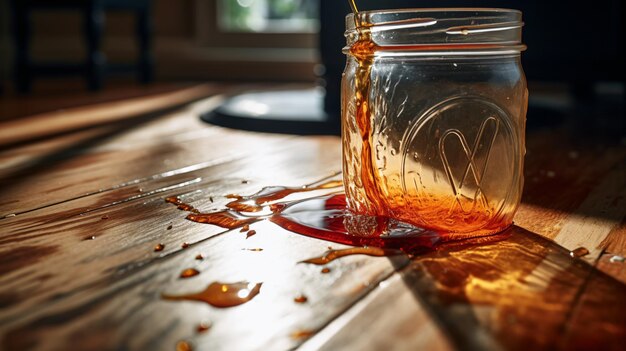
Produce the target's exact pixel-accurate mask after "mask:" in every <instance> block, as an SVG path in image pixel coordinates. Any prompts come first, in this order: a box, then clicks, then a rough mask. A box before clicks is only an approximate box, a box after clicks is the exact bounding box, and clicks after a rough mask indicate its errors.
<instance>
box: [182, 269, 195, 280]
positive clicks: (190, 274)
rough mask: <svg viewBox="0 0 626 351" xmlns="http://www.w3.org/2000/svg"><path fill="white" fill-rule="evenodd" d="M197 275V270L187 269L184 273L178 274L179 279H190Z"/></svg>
mask: <svg viewBox="0 0 626 351" xmlns="http://www.w3.org/2000/svg"><path fill="white" fill-rule="evenodd" d="M198 274H200V271H199V270H197V269H195V268H187V269H185V270H184V271H182V272H180V277H181V278H191V277H195V276H196V275H198Z"/></svg>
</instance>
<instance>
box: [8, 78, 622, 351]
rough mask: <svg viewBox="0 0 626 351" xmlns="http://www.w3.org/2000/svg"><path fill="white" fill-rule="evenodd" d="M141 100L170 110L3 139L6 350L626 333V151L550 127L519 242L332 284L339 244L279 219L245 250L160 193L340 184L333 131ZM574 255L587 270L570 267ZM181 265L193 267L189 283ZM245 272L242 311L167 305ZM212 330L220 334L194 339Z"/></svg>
mask: <svg viewBox="0 0 626 351" xmlns="http://www.w3.org/2000/svg"><path fill="white" fill-rule="evenodd" d="M203 89H204V88H203ZM211 89H216V90H219V89H218V88H216V87H215V86H213V87H212V88H211ZM201 90H202V89H201ZM209 90H210V89H209ZM209 90H202V93H200V90H198V91H195V92H194V93H193V94H191V95H193V96H196V97H198V98H199V97H200V96H202V95H203V94H207V93H210V91H209ZM184 91H186V92H187V93H189V91H188V90H184ZM214 91H215V90H214ZM196 93H197V94H196ZM176 96H179V95H176ZM186 96H187V98H189V95H186ZM179 97H180V96H179ZM196 97H194V98H191V100H195V99H196ZM162 98H163V97H162ZM174 100H176V99H174ZM146 101H151V102H158V103H159V104H161V105H159V106H160V108H159V112H158V113H152V112H149V111H147V110H146V111H143V110H142V111H143V112H140V113H138V114H139V115H140V116H139V117H138V118H139V119H138V120H135V121H131V120H132V118H131V120H128V119H124V118H122V117H121V116H119V115H118V114H116V113H114V114H111V115H110V116H111V117H112V118H113V119H114V120H115V123H112V124H102V123H100V122H102V120H101V119H99V118H94V119H93V121H94V123H95V124H96V126H94V127H93V128H92V127H90V126H88V125H86V124H85V125H82V124H81V125H82V127H80V128H75V129H76V130H72V131H69V130H68V131H67V132H64V133H60V134H58V135H56V136H55V137H54V138H43V139H41V140H40V139H38V137H39V136H41V135H42V134H41V132H40V131H41V130H42V129H33V133H34V134H32V135H30V136H29V134H28V132H27V131H26V130H20V133H21V134H20V135H21V137H20V138H22V139H23V140H30V141H28V142H23V143H18V144H19V145H18V144H15V142H14V141H15V140H17V139H16V137H13V136H11V137H8V138H7V139H6V140H9V139H10V140H12V141H11V143H14V144H15V145H13V146H11V147H6V148H4V149H2V150H0V161H1V163H0V179H1V180H2V182H1V183H0V191H1V193H2V198H1V199H0V349H3V350H67V349H73V350H93V349H97V350H120V349H128V350H172V349H174V348H175V345H176V343H177V342H179V341H181V340H184V341H187V342H189V343H190V344H191V345H192V346H193V347H194V349H195V350H204V349H211V350H226V349H229V350H233V349H235V350H258V349H263V350H266V349H271V350H283V349H293V348H298V347H300V348H301V349H303V350H315V349H324V350H352V349H359V350H378V349H387V348H391V349H398V350H414V349H429V350H430V349H433V350H449V349H455V348H456V349H493V350H498V349H513V350H515V349H522V348H523V349H526V348H531V347H532V348H534V349H553V348H562V349H576V348H582V347H587V346H590V345H592V344H589V343H590V342H593V343H594V344H593V346H597V347H605V348H606V349H618V348H619V345H621V344H620V342H621V340H623V338H624V337H626V321H625V320H624V317H623V315H626V314H624V313H623V311H624V305H623V301H621V300H623V299H620V297H623V296H624V293H625V290H624V287H625V285H624V282H625V281H626V280H624V271H625V270H624V269H623V265H624V263H623V262H617V261H615V260H614V261H611V260H610V259H611V257H613V256H614V255H616V254H620V253H624V252H625V251H626V247H625V246H624V245H625V244H624V243H625V242H624V240H622V236H623V235H621V234H623V231H624V225H625V222H624V215H625V214H626V208H625V206H624V205H623V201H624V200H623V199H624V194H623V190H624V188H625V187H624V186H623V185H624V183H623V182H624V177H623V169H624V168H623V167H622V165H623V164H624V161H625V159H626V151H625V150H624V147H619V146H610V145H609V146H602V147H601V149H600V151H601V154H602V155H603V156H602V157H598V156H597V155H598V154H597V152H600V151H597V150H595V149H587V151H585V150H579V149H576V150H578V151H575V152H576V154H575V155H574V154H572V152H573V151H572V150H574V149H573V147H572V146H571V145H572V144H571V143H568V142H567V140H566V139H563V138H560V137H559V135H560V134H559V133H557V132H554V131H552V132H545V131H540V132H537V133H535V134H531V135H529V140H528V147H529V153H528V157H527V168H526V180H527V181H526V187H525V193H524V200H523V204H522V205H521V207H520V210H519V212H518V214H517V216H516V218H515V222H516V224H517V226H516V227H514V228H513V229H511V231H509V232H507V233H505V234H502V235H501V236H498V237H493V238H491V239H489V240H479V241H473V242H468V243H463V244H454V245H447V246H444V247H441V248H440V249H438V250H436V251H434V252H431V253H427V254H425V255H421V256H416V257H407V256H393V257H370V256H365V255H355V256H349V257H344V258H341V259H339V260H336V261H333V262H331V263H329V264H328V265H327V266H326V268H330V272H329V273H325V274H324V273H322V272H321V268H322V267H319V266H316V265H309V264H304V263H298V262H300V261H302V260H305V259H308V258H311V257H315V256H319V255H321V254H322V253H324V252H325V251H326V250H327V249H328V246H332V247H333V248H343V247H345V246H342V245H339V244H334V243H329V242H325V241H322V240H317V239H312V238H308V237H304V236H301V235H297V234H295V233H291V232H288V231H286V230H284V229H282V228H280V227H278V226H277V225H275V224H273V223H272V222H270V221H267V220H259V221H257V222H255V223H253V224H252V225H251V228H250V229H252V230H255V231H256V232H257V234H256V235H254V236H251V237H249V238H246V233H242V232H240V231H239V230H238V229H234V230H230V231H229V230H226V229H223V228H219V227H215V226H211V225H205V224H199V223H193V222H190V221H188V220H185V219H184V218H185V215H186V213H185V212H184V211H179V210H178V209H176V207H175V206H173V205H172V204H169V203H166V202H165V201H164V199H165V198H166V197H168V196H180V197H181V198H182V199H183V200H184V201H185V202H188V203H190V204H192V205H193V206H194V207H196V208H198V209H199V210H201V211H214V210H217V209H222V208H224V206H225V205H226V203H227V202H228V201H230V199H228V198H227V197H226V196H227V195H228V194H233V193H237V194H242V195H245V194H252V193H255V192H256V191H258V190H259V189H261V188H262V187H264V186H269V185H285V186H296V187H297V186H302V185H304V184H308V183H311V182H314V181H316V180H319V179H322V178H327V177H329V176H331V175H332V174H333V173H336V172H337V171H339V170H340V166H341V155H340V140H339V138H337V137H294V136H287V135H269V134H258V133H248V132H242V131H234V130H227V129H223V128H219V127H215V126H210V125H206V124H203V123H202V122H200V121H199V120H198V118H197V116H198V114H199V113H200V112H202V111H204V110H206V109H208V108H211V107H212V106H214V105H215V103H216V102H217V101H219V97H212V98H208V99H203V100H200V101H198V102H194V103H189V104H185V106H183V107H178V108H176V109H174V110H170V109H168V108H167V107H168V106H167V105H168V104H167V103H165V102H163V101H161V100H158V99H157V100H146ZM146 101H141V99H139V100H136V101H135V100H132V101H129V103H130V104H131V105H132V104H134V103H137V106H139V107H141V108H144V107H146V106H147V107H150V106H148V105H151V104H146V103H145V102H146ZM183 101H185V99H182V98H181V99H180V101H179V100H176V101H173V102H172V101H170V103H172V104H174V105H178V104H179V103H182V102H183ZM116 104H120V106H121V105H123V104H124V102H117V103H116ZM133 106H135V105H133ZM137 106H135V107H134V108H138V109H140V108H139V107H137ZM142 106H144V107H142ZM109 107H110V106H109V105H106V104H104V105H99V106H91V107H81V108H80V109H79V110H80V111H82V112H81V113H83V114H84V113H87V112H85V111H91V112H89V113H93V115H94V116H107V113H108V112H106V111H104V110H107V109H108V108H109ZM153 107H154V106H153ZM77 111H78V110H72V111H69V112H68V114H69V115H73V114H74V113H76V115H80V113H78V112H77ZM142 116H144V117H145V118H144V117H142ZM63 118H65V117H63ZM33 120H35V119H25V120H24V121H23V123H24V125H30V123H32V121H33ZM36 120H37V121H39V119H36ZM57 122H58V121H57ZM57 122H52V121H51V122H50V123H52V124H53V125H54V124H55V123H57ZM131 122H132V123H131ZM12 123H15V124H12V128H15V129H20V128H22V127H20V124H19V123H18V122H17V121H14V122H12ZM80 123H83V122H82V121H81V122H80ZM85 123H86V122H85ZM83 127H85V128H83ZM55 128H56V127H55ZM58 128H59V130H60V129H63V128H64V126H63V123H59V124H58ZM31 136H32V138H31ZM35 136H36V137H37V138H35ZM12 138H13V139H12ZM546 149H550V150H551V152H543V151H542V150H546ZM572 155H574V156H575V157H572ZM546 238H548V239H546ZM549 239H555V240H556V243H555V242H553V241H550V240H549ZM183 243H188V244H189V245H188V246H187V247H186V248H183V245H182V244H183ZM557 243H558V244H561V245H564V246H565V248H563V247H562V246H560V245H558V244H557ZM157 244H163V245H164V249H163V250H162V251H157V252H155V251H154V247H155V245H157ZM579 245H580V246H585V247H588V248H589V249H590V251H591V253H590V254H589V255H588V256H586V257H584V258H585V259H587V260H588V261H589V262H590V263H591V265H590V264H589V263H586V262H585V261H583V260H581V259H573V258H571V257H570V256H569V250H572V249H574V248H575V246H579ZM260 249H262V250H260ZM198 254H201V255H202V257H203V259H202V260H198V259H196V256H197V255H198ZM593 265H597V268H598V269H595V268H594V266H593ZM187 268H194V269H197V270H198V271H199V272H200V274H199V275H197V276H195V277H192V278H188V279H181V278H180V277H179V276H180V273H181V272H182V271H183V270H184V269H187ZM244 280H245V281H250V282H262V283H263V285H262V287H261V291H260V294H259V295H258V296H256V297H254V298H253V299H252V300H251V301H250V302H248V303H246V304H243V305H240V306H237V307H232V308H224V309H220V308H215V307H212V306H209V305H208V304H204V303H201V302H194V301H166V300H164V299H162V298H161V294H163V293H168V294H184V293H190V292H198V291H201V290H203V289H204V288H206V287H207V286H208V285H209V284H210V283H212V282H215V281H222V282H231V283H232V282H237V281H244ZM301 295H304V296H306V297H307V299H306V300H307V301H306V302H304V303H296V302H295V301H294V298H295V297H297V296H301ZM203 321H207V322H210V323H211V327H210V329H209V330H207V331H205V332H198V331H197V330H196V328H197V326H198V324H199V323H201V322H203ZM589 325H591V327H589ZM537 330H541V332H537ZM307 340H308V341H307ZM616 340H617V341H616ZM616 345H618V346H617V347H616Z"/></svg>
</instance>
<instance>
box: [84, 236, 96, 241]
mask: <svg viewBox="0 0 626 351" xmlns="http://www.w3.org/2000/svg"><path fill="white" fill-rule="evenodd" d="M85 240H96V236H95V235H92V236H88V237H86V238H85Z"/></svg>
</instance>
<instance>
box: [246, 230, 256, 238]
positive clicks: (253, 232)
mask: <svg viewBox="0 0 626 351" xmlns="http://www.w3.org/2000/svg"><path fill="white" fill-rule="evenodd" d="M255 234H256V230H250V231H248V233H246V239H248V238H249V237H251V236H253V235H255Z"/></svg>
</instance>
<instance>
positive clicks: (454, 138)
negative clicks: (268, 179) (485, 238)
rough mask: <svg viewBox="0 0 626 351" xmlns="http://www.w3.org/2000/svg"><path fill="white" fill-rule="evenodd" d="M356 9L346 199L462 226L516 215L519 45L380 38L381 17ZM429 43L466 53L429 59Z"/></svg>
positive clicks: (347, 79) (493, 227)
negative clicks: (505, 49) (385, 41)
mask: <svg viewBox="0 0 626 351" xmlns="http://www.w3.org/2000/svg"><path fill="white" fill-rule="evenodd" d="M358 18H359V20H355V22H356V25H355V32H356V36H357V39H356V40H354V41H353V42H352V43H349V51H348V52H347V54H348V64H347V66H346V71H345V73H344V79H343V86H342V138H343V154H344V158H343V163H344V164H343V169H344V187H345V190H346V197H347V202H348V206H349V208H350V209H352V210H353V211H354V212H357V213H361V214H368V215H377V216H388V217H393V218H397V219H400V220H403V221H406V222H409V223H412V224H414V225H417V226H419V227H423V228H427V229H435V230H438V231H443V232H447V233H451V234H459V235H463V236H478V235H486V234H492V233H496V232H499V231H501V230H503V229H505V228H506V227H508V226H509V225H511V223H512V218H513V214H514V212H515V210H516V208H517V206H518V204H519V200H520V197H521V188H522V176H521V169H522V162H523V148H524V145H523V134H524V133H523V132H524V121H525V112H526V105H527V96H528V95H527V90H526V83H525V79H524V77H523V73H522V71H521V66H520V65H519V52H518V54H517V55H515V54H513V55H511V54H508V53H507V54H502V53H500V52H499V51H497V49H498V45H495V44H490V43H480V42H479V43H471V42H470V43H459V44H454V43H453V44H432V43H426V44H415V43H410V44H404V45H389V46H385V45H380V44H378V43H376V42H375V40H374V39H373V37H372V28H373V27H375V24H372V23H369V22H367V21H365V20H364V18H366V16H358ZM417 21H423V19H422V18H419V19H418V20H417ZM431 50H438V51H441V50H447V51H448V52H459V51H460V52H463V53H466V55H464V56H463V57H457V56H456V55H450V57H442V56H445V55H441V54H439V55H438V56H435V57H436V59H434V60H433V58H432V57H429V56H428V55H427V54H424V53H427V52H429V51H431ZM489 50H496V51H494V52H493V54H492V55H481V56H476V57H474V56H473V54H475V53H476V52H485V51H489ZM386 52H392V53H394V55H390V56H389V57H386V56H385V53H386ZM398 53H399V54H398ZM403 53H408V54H406V55H405V54H403ZM403 55H405V56H403ZM398 57H400V59H398ZM455 74H456V76H458V77H459V78H458V79H457V78H455ZM494 77H496V79H494Z"/></svg>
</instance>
